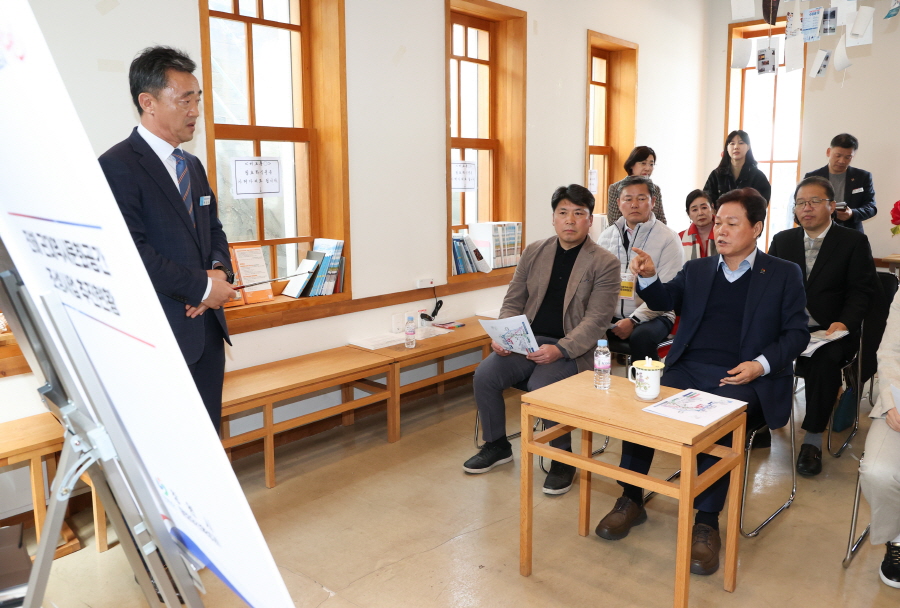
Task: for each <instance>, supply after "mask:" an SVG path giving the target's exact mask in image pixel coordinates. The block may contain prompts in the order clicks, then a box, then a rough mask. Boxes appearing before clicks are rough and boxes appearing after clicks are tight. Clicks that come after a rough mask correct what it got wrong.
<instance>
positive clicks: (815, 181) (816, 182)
mask: <svg viewBox="0 0 900 608" xmlns="http://www.w3.org/2000/svg"><path fill="white" fill-rule="evenodd" d="M841 147H843V146H841ZM803 186H821V187H822V188H824V189H825V192H826V194H828V200H832V201H833V200H834V186H832V185H831V180H830V179H827V178H824V177H820V176H818V175H813V176H811V177H807V178H805V179H804V180H803V181H802V182H800V183H799V184H797V187H796V188H795V189H794V199H796V198H797V193H798V192H800V188H802V187H803Z"/></svg>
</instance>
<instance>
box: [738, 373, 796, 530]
mask: <svg viewBox="0 0 900 608" xmlns="http://www.w3.org/2000/svg"><path fill="white" fill-rule="evenodd" d="M794 382H795V383H796V380H794ZM789 421H790V441H791V462H790V467H791V483H792V486H791V495H790V497H789V498H788V499H787V501H786V502H785V503H784V504H783V505H781V506H780V507H778V510H777V511H775V512H774V513H772V514H771V515H769V516H768V517H767V518H766V519H765V521H763V522H762V523H761V524H759V525H758V526H756V528H754V529H753V530H751V531H750V532H745V531H744V506H745V504H746V502H747V485H748V481H749V479H750V453H751V450H752V449H753V440H754V439H755V438H756V433H758V432H759V431H760V430H761V429H757V430H755V431H753V432H752V433H751V434H750V441H749V442H748V445H747V450H746V452H745V453H744V491H743V493H742V494H741V535H742V536H744V537H745V538H753V537H755V536H757V535H758V534H759V532H760V530H762V529H763V528H765V527H766V526H768V525H769V524H770V523H771V522H772V520H773V519H775V518H776V517H777V516H778V514H779V513H781V512H782V511H784V510H785V509H787V508H788V507H790V506H791V503H793V502H794V497H795V496H796V495H797V466H796V464H795V463H796V462H797V442H796V441H795V439H794V408H793V407H791V417H790V418H789Z"/></svg>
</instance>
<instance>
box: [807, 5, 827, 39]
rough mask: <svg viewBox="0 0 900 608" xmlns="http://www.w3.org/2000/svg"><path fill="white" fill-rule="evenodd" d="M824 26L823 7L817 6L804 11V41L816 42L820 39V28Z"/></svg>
mask: <svg viewBox="0 0 900 608" xmlns="http://www.w3.org/2000/svg"><path fill="white" fill-rule="evenodd" d="M821 26H822V7H821V6H817V7H816V8H811V9H809V10H806V11H803V25H802V27H803V41H804V42H815V41H816V40H818V39H819V28H820V27H821Z"/></svg>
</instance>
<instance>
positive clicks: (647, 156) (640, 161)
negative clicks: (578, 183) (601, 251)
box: [606, 146, 666, 226]
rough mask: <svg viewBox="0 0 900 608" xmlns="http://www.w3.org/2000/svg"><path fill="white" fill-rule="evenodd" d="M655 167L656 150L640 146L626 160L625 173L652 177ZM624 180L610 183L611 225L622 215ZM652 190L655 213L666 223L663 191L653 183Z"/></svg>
mask: <svg viewBox="0 0 900 608" xmlns="http://www.w3.org/2000/svg"><path fill="white" fill-rule="evenodd" d="M654 167H656V152H654V151H653V148H651V147H650V146H638V147H637V148H635V149H634V150H632V151H631V154H629V155H628V158H627V159H626V160H625V173H627V174H628V175H629V176H631V175H642V176H644V177H650V176H651V175H653V169H654ZM622 181H624V180H619V181H617V182H616V183H614V184H610V186H609V191H608V192H607V199H606V200H607V202H606V219H607V220H608V221H609V225H610V226H612V225H613V224H614V223H615V221H616V220H617V219H619V218H620V217H622V212H621V211H619V192H621V191H622ZM650 190H651V192H650V196H652V197H653V215H655V216H656V219H658V220H659V221H661V222H662V223H663V224H665V223H666V214H665V213H664V212H663V206H662V193H661V192H660V191H659V186H657V185H656V184H653V186H652V187H651V188H650Z"/></svg>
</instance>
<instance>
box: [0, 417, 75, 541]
mask: <svg viewBox="0 0 900 608" xmlns="http://www.w3.org/2000/svg"><path fill="white" fill-rule="evenodd" d="M63 443H64V431H63V427H62V425H61V424H60V423H59V421H58V420H57V419H56V417H55V416H54V415H53V414H51V413H50V412H46V413H43V414H37V415H35V416H27V417H25V418H20V419H18V420H11V421H9V422H4V423H2V424H0V467H6V466H10V465H13V464H17V463H20V462H27V463H28V466H29V469H30V474H31V501H32V504H33V506H34V527H35V533H36V535H37V540H38V542H40V540H41V532H42V530H43V527H44V520H45V519H46V517H47V493H46V492H45V491H44V467H43V466H42V463H43V462H46V463H47V476H48V477H49V478H50V483H53V478H54V477H55V476H56V458H54V455H55V454H57V453H58V452H61V451H62V448H63ZM48 456H49V458H47V457H48ZM62 541H63V543H62V544H61V545H60V546H58V547H57V549H56V554H55V556H54V557H62V556H63V555H68V554H70V553H74V552H75V551H78V550H79V549H81V541H79V540H78V537H77V536H75V533H74V532H72V529H71V528H70V527H69V525H68V524H66V523H65V522H63V538H62Z"/></svg>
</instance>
